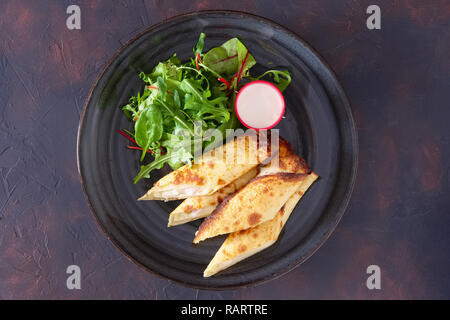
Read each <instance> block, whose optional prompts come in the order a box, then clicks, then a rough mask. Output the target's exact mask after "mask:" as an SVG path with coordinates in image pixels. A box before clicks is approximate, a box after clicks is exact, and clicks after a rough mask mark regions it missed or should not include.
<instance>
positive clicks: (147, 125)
mask: <svg viewBox="0 0 450 320" xmlns="http://www.w3.org/2000/svg"><path fill="white" fill-rule="evenodd" d="M134 131H135V140H136V142H137V144H138V145H139V146H140V147H141V148H142V150H143V152H142V156H141V161H142V160H144V157H145V154H146V152H147V150H148V148H149V146H150V144H151V143H153V142H156V141H158V140H159V139H161V136H162V134H163V118H162V114H161V111H160V110H159V108H158V106H156V105H154V104H150V105H148V106H147V107H146V108H145V109H144V111H143V112H142V113H141V115H140V116H139V119H138V120H137V121H136V123H135V126H134Z"/></svg>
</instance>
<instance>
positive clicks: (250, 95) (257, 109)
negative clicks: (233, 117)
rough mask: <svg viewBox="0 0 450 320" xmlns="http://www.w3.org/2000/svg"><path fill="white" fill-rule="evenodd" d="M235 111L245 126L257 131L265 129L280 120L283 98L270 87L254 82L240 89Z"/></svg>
mask: <svg viewBox="0 0 450 320" xmlns="http://www.w3.org/2000/svg"><path fill="white" fill-rule="evenodd" d="M236 110H237V113H238V114H239V117H240V118H241V120H242V122H244V124H246V125H247V126H249V127H252V128H257V129H262V128H267V127H270V126H272V125H273V124H274V123H275V122H276V121H277V120H278V119H280V117H281V114H282V112H283V98H282V97H281V96H280V93H279V92H278V91H277V90H276V89H275V88H273V87H272V86H270V85H267V84H264V83H261V82H256V83H253V84H251V85H249V86H247V87H245V88H243V89H241V92H240V93H239V97H238V100H237V105H236Z"/></svg>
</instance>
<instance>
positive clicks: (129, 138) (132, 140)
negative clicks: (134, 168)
mask: <svg viewBox="0 0 450 320" xmlns="http://www.w3.org/2000/svg"><path fill="white" fill-rule="evenodd" d="M117 132H118V133H120V134H121V135H123V136H124V137H125V138H127V139H128V140H130V141H131V142H133V143H134V144H135V145H137V142H136V140H134V139H133V138H132V137H130V136H129V135H127V134H126V133H125V132H123V131H122V130H117Z"/></svg>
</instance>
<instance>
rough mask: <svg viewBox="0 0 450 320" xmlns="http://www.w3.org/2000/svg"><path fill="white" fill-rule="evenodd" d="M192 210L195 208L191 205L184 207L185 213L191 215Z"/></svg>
mask: <svg viewBox="0 0 450 320" xmlns="http://www.w3.org/2000/svg"><path fill="white" fill-rule="evenodd" d="M192 209H194V207H193V206H191V205H189V206H186V207H184V210H183V211H184V212H185V213H189V212H191V211H192Z"/></svg>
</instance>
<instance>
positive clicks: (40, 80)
mask: <svg viewBox="0 0 450 320" xmlns="http://www.w3.org/2000/svg"><path fill="white" fill-rule="evenodd" d="M70 4H78V5H79V6H80V7H81V11H82V30H80V31H70V30H68V29H67V28H66V26H65V24H66V18H67V15H66V13H65V12H66V8H67V6H68V5H70ZM369 4H378V5H379V6H380V7H381V10H382V30H374V31H369V30H368V29H367V28H366V26H365V23H366V18H367V15H366V13H365V12H366V8H367V6H368V5H369ZM203 9H233V10H242V11H246V12H250V13H254V14H258V15H261V16H264V17H267V18H269V19H272V20H274V21H275V22H278V23H280V24H282V25H284V26H285V27H287V28H289V29H291V30H292V31H294V32H296V33H297V34H299V35H300V36H301V37H303V38H304V39H305V40H307V41H308V42H309V43H310V44H312V46H313V47H315V48H316V49H317V50H318V51H319V52H320V53H321V54H322V55H323V56H324V57H325V59H326V60H327V61H328V62H329V64H330V65H331V67H332V68H333V69H334V70H335V72H336V73H337V76H338V79H339V80H340V81H341V83H342V85H343V87H344V89H345V90H346V92H347V94H348V95H349V98H350V100H351V103H352V108H353V113H354V116H355V119H356V122H357V128H358V134H359V140H360V165H359V172H358V178H357V184H356V187H355V191H354V194H353V197H352V200H351V202H350V205H349V208H348V210H347V212H346V214H345V215H344V218H343V220H342V221H341V223H340V224H339V226H338V227H337V229H336V231H335V232H334V233H333V235H332V236H331V238H330V239H329V240H328V241H327V243H326V244H325V245H324V246H323V247H322V248H321V249H320V250H319V251H318V252H317V253H316V254H315V255H314V256H313V257H312V258H310V259H309V260H308V261H307V262H306V263H304V264H303V265H302V266H300V267H299V268H297V269H295V270H294V271H292V272H290V273H289V274H287V275H285V276H283V277H282V278H280V279H278V280H275V281H272V282H269V283H266V284H263V285H259V286H257V287H252V288H249V289H241V290H233V291H219V292H215V291H201V290H195V289H189V288H185V287H181V286H179V285H176V284H172V283H170V282H169V281H166V280H163V279H160V278H157V277H156V276H154V275H151V274H149V273H147V272H145V271H143V270H141V269H140V268H138V267H137V266H135V265H134V264H133V263H131V262H129V261H128V260H127V259H126V258H125V257H123V256H122V255H121V254H120V253H119V252H118V250H116V249H115V248H114V247H113V245H112V244H110V243H109V241H108V240H107V239H106V237H105V236H104V234H103V233H102V232H101V231H100V230H99V229H98V227H97V225H96V223H95V221H94V218H93V217H92V215H91V213H90V212H89V209H88V207H87V205H86V203H85V200H84V197H83V194H82V190H81V187H80V182H79V177H78V172H77V166H76V136H77V128H78V121H79V118H80V113H81V111H82V108H83V105H84V102H85V99H86V97H87V95H88V92H89V89H90V87H91V85H92V84H93V82H94V80H95V77H96V75H97V74H98V72H99V71H100V70H101V68H102V66H103V65H104V63H105V62H106V61H107V60H108V59H109V58H110V57H111V56H112V55H113V54H114V52H115V51H116V50H117V49H118V48H120V46H121V45H122V44H123V43H124V42H126V41H127V40H128V39H130V38H131V37H133V36H134V35H136V34H137V33H138V32H140V31H142V30H143V29H144V28H146V27H148V26H150V25H152V24H154V23H157V22H160V21H163V20H164V19H166V18H169V17H171V16H174V15H177V14H181V13H184V12H189V11H195V10H203ZM449 74H450V1H434V0H428V1H406V0H403V1H350V0H346V1H335V0H322V1H318V0H311V1H276V2H275V1H273V0H271V1H256V0H254V1H248V0H247V1H192V2H191V1H175V0H167V1H147V0H142V1H137V0H136V1H125V0H120V1H107V0H96V1H75V0H70V1H65V0H64V1H62V0H61V1H57V0H53V1H43V0H40V1H31V0H29V1H25V0H22V1H12V0H1V1H0V177H1V179H0V182H1V184H0V299H14V298H26V299H32V298H33V299H48V298H50V299H53V298H63V299H77V298H88V299H90V298H118V299H123V298H148V299H179V298H183V299H196V298H199V299H205V298H214V299H215V298H217V299H221V298H225V299H229V298H236V299H240V298H270V299H278V298H285V299H297V298H369V299H377V298H450V272H449V270H450V233H449V229H450V194H449V191H450V187H449V184H450V161H449V160H450V128H449V123H450V76H449ZM70 264H77V265H79V266H80V267H81V271H82V289H81V290H78V291H77V290H75V291H69V290H68V289H67V288H66V277H67V275H66V273H65V271H66V267H67V266H68V265H70ZM371 264H377V265H379V266H380V267H381V270H382V290H380V291H376V290H375V291H370V290H368V289H367V288H366V286H365V281H366V277H367V275H366V273H365V270H366V268H367V266H369V265H371Z"/></svg>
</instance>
